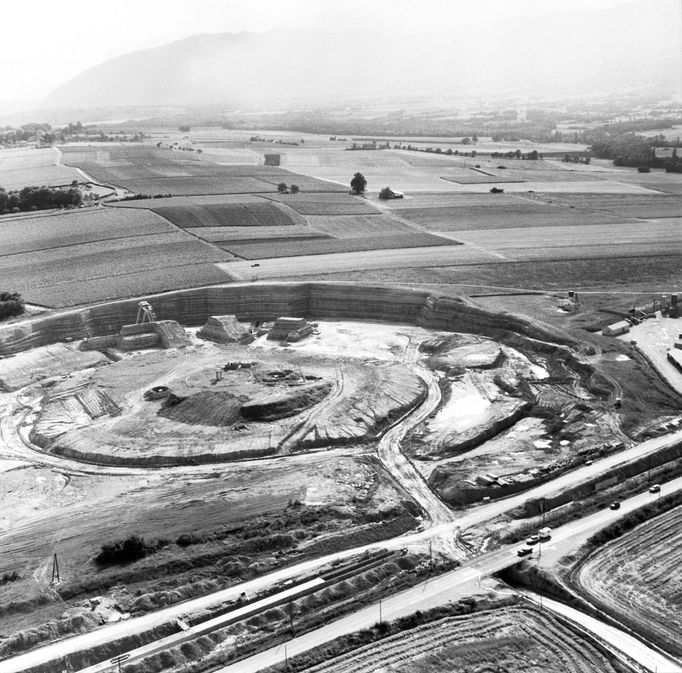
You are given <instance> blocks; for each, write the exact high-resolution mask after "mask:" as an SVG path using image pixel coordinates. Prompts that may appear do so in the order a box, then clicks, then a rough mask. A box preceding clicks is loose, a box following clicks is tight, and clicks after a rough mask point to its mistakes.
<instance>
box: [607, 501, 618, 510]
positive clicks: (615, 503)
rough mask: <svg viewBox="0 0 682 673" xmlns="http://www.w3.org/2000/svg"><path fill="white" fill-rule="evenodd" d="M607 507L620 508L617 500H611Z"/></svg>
mask: <svg viewBox="0 0 682 673" xmlns="http://www.w3.org/2000/svg"><path fill="white" fill-rule="evenodd" d="M609 509H620V503H619V502H612V503H611V504H610V505H609Z"/></svg>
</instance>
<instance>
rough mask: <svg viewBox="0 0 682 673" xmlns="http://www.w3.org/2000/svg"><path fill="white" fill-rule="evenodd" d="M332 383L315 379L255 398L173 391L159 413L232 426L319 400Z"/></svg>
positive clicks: (306, 406) (271, 417) (190, 422)
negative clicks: (183, 395) (181, 394)
mask: <svg viewBox="0 0 682 673" xmlns="http://www.w3.org/2000/svg"><path fill="white" fill-rule="evenodd" d="M331 387H332V384H331V383H328V382H324V383H315V384H311V385H307V386H298V387H295V388H289V389H287V390H286V391H284V392H278V393H277V394H276V395H272V394H265V393H264V394H262V395H257V396H256V397H254V398H249V397H248V396H246V395H233V394H231V393H229V392H226V391H213V390H202V391H200V392H198V393H194V394H193V395H190V396H189V397H184V398H183V397H178V396H175V395H170V396H169V397H168V398H166V400H165V402H164V404H163V406H162V407H161V409H160V410H159V416H163V417H164V418H168V419H170V420H173V421H177V422H179V423H186V424H188V425H213V426H229V425H233V424H234V423H236V422H238V421H239V420H248V421H264V422H269V421H276V420H279V419H281V418H288V417H290V416H295V415H296V414H299V413H301V412H302V411H305V410H306V409H309V408H310V407H313V406H314V405H316V404H318V403H319V402H321V401H322V400H323V399H324V398H325V397H326V396H327V394H328V393H329V391H330V390H331Z"/></svg>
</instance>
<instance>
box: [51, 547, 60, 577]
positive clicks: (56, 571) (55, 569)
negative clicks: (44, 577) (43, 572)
mask: <svg viewBox="0 0 682 673" xmlns="http://www.w3.org/2000/svg"><path fill="white" fill-rule="evenodd" d="M59 582H61V579H60V577H59V561H58V560H57V552H55V553H54V556H53V557H52V579H51V580H50V584H59Z"/></svg>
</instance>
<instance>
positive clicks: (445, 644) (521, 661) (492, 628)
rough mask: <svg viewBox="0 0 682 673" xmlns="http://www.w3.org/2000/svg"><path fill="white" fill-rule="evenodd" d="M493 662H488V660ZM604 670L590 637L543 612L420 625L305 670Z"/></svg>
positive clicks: (514, 611) (607, 668)
mask: <svg viewBox="0 0 682 673" xmlns="http://www.w3.org/2000/svg"><path fill="white" fill-rule="evenodd" d="M493 661H494V662H495V665H494V666H491V662H493ZM378 670H381V671H382V673H479V672H483V671H486V672H487V671H490V672H491V673H492V671H505V672H507V673H516V672H517V671H518V672H519V673H520V672H521V671H524V673H607V672H612V671H615V670H617V669H615V668H614V667H613V666H612V664H611V663H610V661H609V660H608V659H607V658H606V656H605V655H604V654H603V653H602V652H601V651H600V650H598V649H597V648H596V647H594V646H593V645H592V644H591V643H590V642H589V641H587V640H585V639H583V638H582V637H580V636H579V635H578V634H577V633H574V632H573V631H570V630H568V629H567V628H566V627H564V626H562V625H561V624H560V623H559V622H557V621H556V620H555V619H554V618H552V617H549V616H548V615H547V614H543V615H541V614H539V613H537V612H534V611H532V610H528V609H523V608H505V609H502V610H490V611H486V612H482V613H479V614H475V615H473V616H465V617H448V618H446V619H442V620H439V621H437V622H433V623H431V624H426V625H424V626H420V627H418V628H416V629H412V630H410V631H406V632H404V633H401V634H398V635H395V636H391V637H390V638H386V639H385V640H382V641H379V642H376V643H372V644H371V645H367V646H364V647H361V648H359V649H357V650H355V651H353V652H351V653H349V654H345V655H343V656H341V657H337V658H336V659H333V660H331V661H329V662H326V663H324V664H321V665H318V666H315V667H313V668H310V669H308V673H374V672H375V671H378Z"/></svg>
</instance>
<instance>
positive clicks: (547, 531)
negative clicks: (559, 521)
mask: <svg viewBox="0 0 682 673" xmlns="http://www.w3.org/2000/svg"><path fill="white" fill-rule="evenodd" d="M538 537H539V538H540V540H543V541H544V540H549V539H551V537H552V529H551V528H550V527H549V526H545V527H544V528H541V529H540V530H539V531H538Z"/></svg>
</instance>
